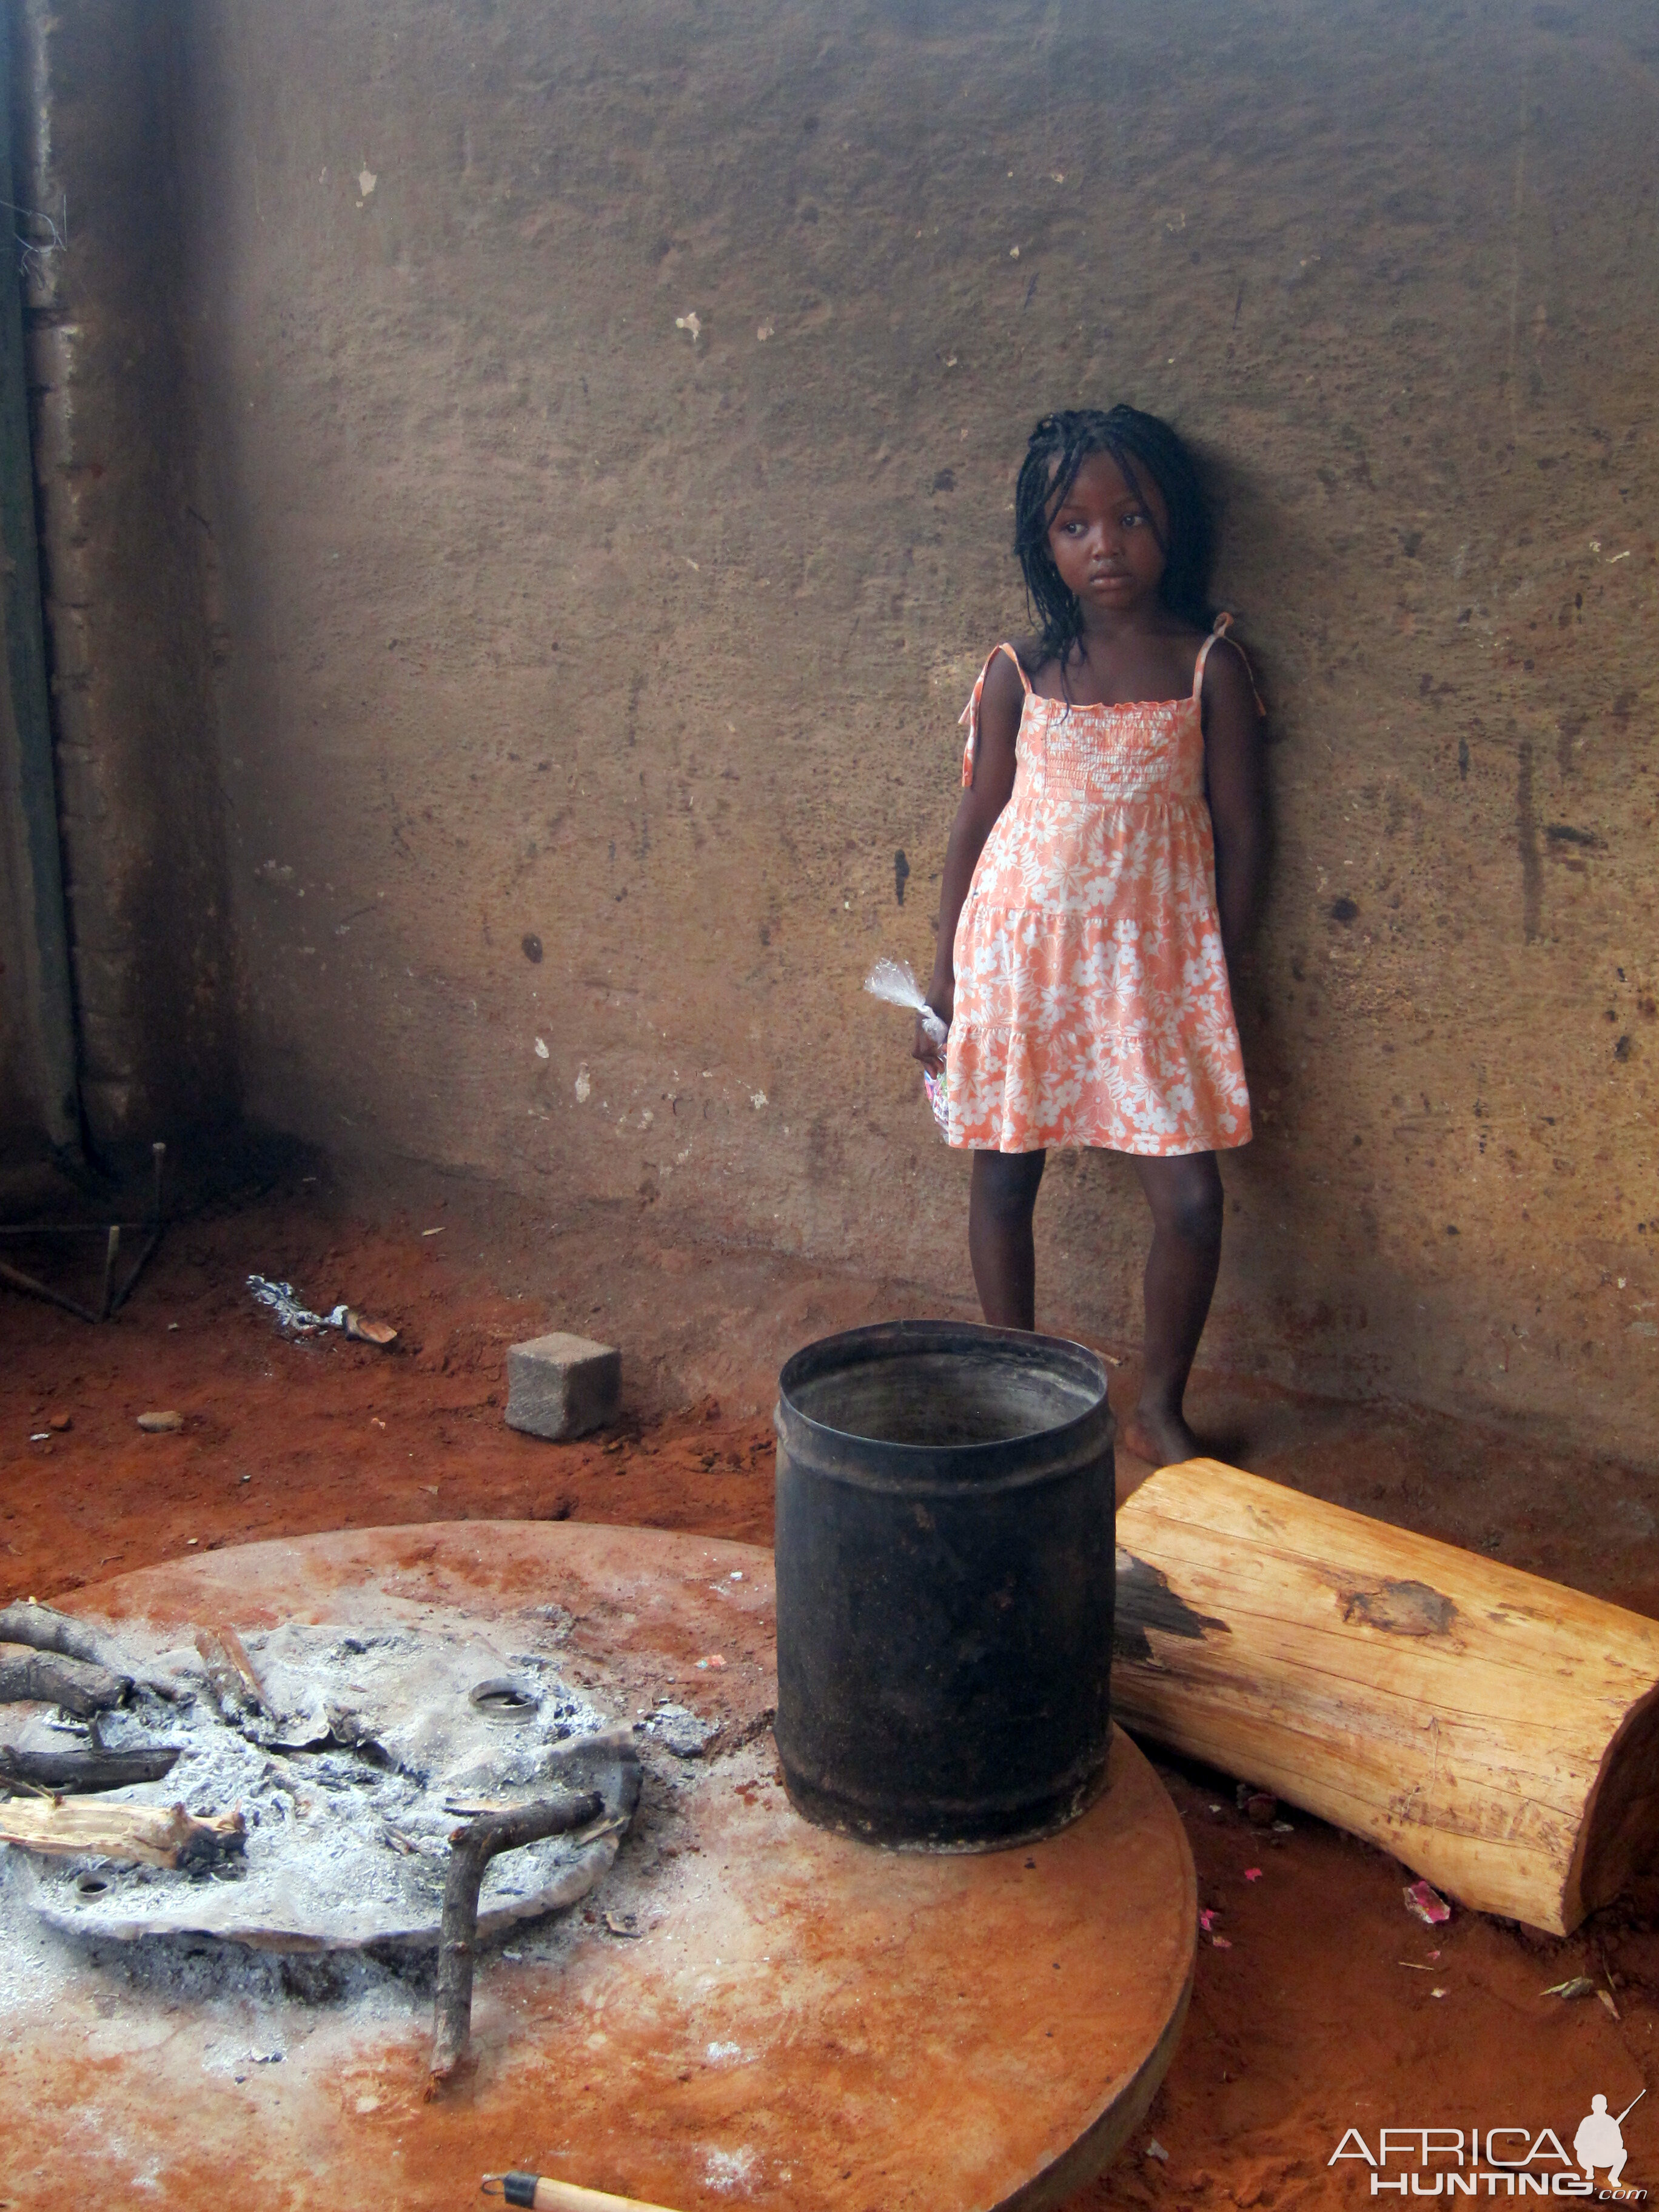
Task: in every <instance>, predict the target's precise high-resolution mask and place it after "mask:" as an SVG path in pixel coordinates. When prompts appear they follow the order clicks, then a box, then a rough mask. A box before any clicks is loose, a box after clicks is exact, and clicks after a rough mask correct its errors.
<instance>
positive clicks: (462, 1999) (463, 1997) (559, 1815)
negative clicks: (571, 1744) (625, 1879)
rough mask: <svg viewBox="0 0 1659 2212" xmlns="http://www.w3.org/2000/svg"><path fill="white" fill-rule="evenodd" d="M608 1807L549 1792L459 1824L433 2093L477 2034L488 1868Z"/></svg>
mask: <svg viewBox="0 0 1659 2212" xmlns="http://www.w3.org/2000/svg"><path fill="white" fill-rule="evenodd" d="M604 1810H605V1800H604V1798H603V1797H601V1796H599V1795H598V1794H597V1792H594V1793H591V1794H589V1795H587V1796H580V1797H566V1796H560V1797H544V1798H541V1799H539V1800H538V1802H535V1803H534V1804H530V1805H521V1806H520V1807H519V1808H517V1810H515V1811H513V1812H511V1813H491V1814H488V1815H487V1816H486V1817H485V1818H484V1819H483V1820H473V1821H470V1822H469V1823H468V1824H467V1826H465V1827H462V1828H457V1829H456V1830H455V1831H454V1832H453V1834H452V1835H451V1837H450V1838H449V1851H450V1857H449V1872H448V1874H447V1876H446V1878H445V1881H444V1913H443V1923H442V1926H441V1930H440V1933H439V1937H438V1988H437V1996H436V2000H435V2004H434V2007H433V2020H432V2080H431V2083H430V2085H429V2086H428V2091H427V2094H428V2096H431V2095H433V2094H435V2093H436V2091H437V2090H438V2088H439V2087H441V2085H442V2084H443V2083H444V2082H445V2081H448V2079H449V2078H450V2076H451V2075H453V2073H454V2072H455V2070H456V2069H457V2068H458V2067H459V2065H460V2063H461V2062H462V2060H463V2059H464V2058H465V2057H466V2049H467V2045H468V2043H469V2042H470V2041H471V2035H472V1967H473V1960H474V1954H475V1952H476V1948H477V1936H478V1891H479V1889H480V1887H482V1886H483V1875H484V1869H485V1868H486V1867H487V1866H488V1865H489V1862H490V1860H491V1859H493V1858H494V1857H495V1855H496V1853H497V1852H498V1851H512V1850H518V1849H519V1847H520V1844H538V1843H540V1842H541V1841H542V1839H543V1838H544V1837H546V1836H564V1835H568V1834H569V1832H571V1830H572V1829H573V1828H585V1827H586V1826H587V1824H588V1822H589V1821H590V1820H598V1818H599V1815H600V1814H601V1813H603V1812H604Z"/></svg>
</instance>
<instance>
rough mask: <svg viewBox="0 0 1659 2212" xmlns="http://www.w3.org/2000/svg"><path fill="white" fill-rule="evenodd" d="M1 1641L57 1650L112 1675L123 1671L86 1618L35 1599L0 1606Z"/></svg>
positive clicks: (63, 1654) (62, 1654) (37, 1648)
mask: <svg viewBox="0 0 1659 2212" xmlns="http://www.w3.org/2000/svg"><path fill="white" fill-rule="evenodd" d="M0 1644H27V1645H28V1646H29V1647H30V1649H31V1650H35V1651H56V1652H58V1653H59V1654H60V1655H61V1656H62V1657H64V1658H65V1659H80V1660H83V1661H84V1662H86V1664H87V1665H88V1666H89V1667H107V1668H109V1670H110V1672H111V1673H112V1674H119V1673H120V1671H121V1663H120V1660H119V1658H118V1655H117V1654H116V1653H115V1652H113V1651H112V1650H111V1649H110V1647H109V1645H108V1644H106V1643H105V1641H104V1639H103V1638H102V1637H100V1636H99V1635H97V1634H95V1633H94V1631H93V1630H91V1629H90V1628H88V1626H87V1625H86V1623H85V1621H83V1620H75V1619H74V1617H73V1616H72V1615H71V1614H70V1613H59V1612H58V1609H57V1607H55V1606H50V1605H37V1604H36V1603H35V1602H34V1601H33V1598H25V1599H21V1600H20V1601H19V1602H18V1603H17V1604H15V1605H3V1606H0Z"/></svg>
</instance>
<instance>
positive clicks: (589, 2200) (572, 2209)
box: [484, 2173, 669, 2212]
mask: <svg viewBox="0 0 1659 2212" xmlns="http://www.w3.org/2000/svg"><path fill="white" fill-rule="evenodd" d="M484 2179H485V2180H486V2181H500V2182H501V2183H503V2184H505V2183H507V2182H516V2183H517V2184H518V2185H519V2186H518V2188H517V2189H516V2190H514V2191H513V2192H512V2193H511V2194H510V2195H509V2196H508V2197H507V2203H509V2204H529V2205H532V2206H534V2208H535V2212H669V2208H668V2206H666V2205H665V2204H647V2203H645V2201H644V2199H643V2198H641V2197H611V2196H608V2195H607V2194H606V2192H605V2191H604V2190H602V2189H579V2188H578V2187H577V2186H576V2185H575V2183H574V2181H553V2180H550V2179H549V2178H548V2177H547V2175H545V2174H529V2173H500V2174H497V2173H490V2174H486V2175H485V2177H484ZM526 2186H528V2189H529V2191H531V2192H532V2193H529V2194H526Z"/></svg>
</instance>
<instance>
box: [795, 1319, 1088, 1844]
mask: <svg viewBox="0 0 1659 2212" xmlns="http://www.w3.org/2000/svg"><path fill="white" fill-rule="evenodd" d="M777 1431H778V1495H777V1538H776V1554H777V1587H778V1717H777V1731H776V1732H777V1742H778V1749H779V1752H780V1753H781V1757H782V1762H783V1772H784V1778H785V1781H786V1783H787V1785H788V1790H789V1795H790V1796H791V1798H792V1799H793V1802H794V1803H795V1805H796V1807H797V1808H798V1809H799V1811H800V1812H802V1813H803V1814H805V1816H806V1817H807V1819H809V1820H815V1821H817V1822H818V1823H819V1824H820V1825H821V1826H829V1827H839V1828H844V1829H848V1830H849V1831H851V1832H853V1833H854V1834H856V1835H860V1836H863V1837H866V1838H869V1839H870V1840H871V1841H872V1842H879V1843H885V1844H900V1845H909V1846H912V1847H915V1848H922V1849H933V1850H992V1849H995V1848H997V1847H999V1846H1000V1845H1003V1844H1013V1843H1018V1842H1024V1841H1026V1840H1028V1839H1029V1838H1032V1837H1034V1836H1042V1835H1048V1834H1050V1833H1052V1832H1054V1830H1055V1829H1056V1828H1060V1827H1063V1826H1065V1825H1066V1822H1067V1821H1069V1820H1073V1819H1075V1817H1076V1816H1077V1814H1079V1813H1080V1812H1082V1811H1083V1809H1084V1808H1085V1806H1086V1805H1087V1804H1088V1803H1089V1802H1090V1801H1091V1798H1092V1797H1093V1796H1095V1794H1096V1792H1097V1790H1098V1789H1099V1788H1100V1786H1101V1784H1102V1782H1103V1779H1104V1776H1105V1771H1106V1758H1107V1752H1108V1749H1109V1737H1110V1730H1111V1715H1110V1700H1109V1668H1110V1663H1111V1650H1112V1601H1113V1595H1114V1561H1115V1504H1114V1494H1113V1468H1112V1437H1113V1432H1114V1424H1113V1419H1112V1414H1111V1410H1110V1408H1109V1406H1108V1405H1107V1402H1106V1370H1105V1367H1104V1365H1103V1363H1102V1361H1101V1360H1100V1359H1098V1358H1097V1357H1096V1355H1095V1354H1094V1353H1093V1352H1089V1351H1086V1350H1085V1348H1084V1346H1081V1345H1078V1344H1068V1343H1065V1342H1063V1341H1061V1340H1060V1339H1059V1338H1056V1337H1048V1336H1028V1335H1025V1334H1023V1333H1021V1332H1018V1331H1016V1330H1012V1329H996V1328H975V1327H972V1326H970V1325H969V1324H967V1323H963V1322H931V1321H921V1322H891V1323H887V1324H884V1325H883V1326H881V1327H879V1328H861V1329H854V1330H851V1331H849V1332H848V1334H845V1335H841V1336H831V1337H826V1338H824V1339H823V1340H822V1341H821V1342H819V1343H817V1344H811V1345H808V1346H806V1348H805V1351H803V1352H797V1353H796V1354H795V1356H794V1358H793V1359H791V1360H790V1361H789V1363H788V1364H787V1366H786V1367H785V1368H784V1370H783V1372H782V1374H781V1376H780V1377H779V1396H778V1408H777Z"/></svg>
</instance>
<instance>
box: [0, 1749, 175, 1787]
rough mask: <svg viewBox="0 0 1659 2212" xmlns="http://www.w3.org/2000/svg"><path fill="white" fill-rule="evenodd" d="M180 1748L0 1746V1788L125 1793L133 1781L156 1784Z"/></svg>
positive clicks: (166, 1771) (169, 1770) (171, 1767)
mask: <svg viewBox="0 0 1659 2212" xmlns="http://www.w3.org/2000/svg"><path fill="white" fill-rule="evenodd" d="M182 1749H183V1746H182V1745H180V1744H176V1743H164V1744H160V1745H158V1746H157V1747H156V1748H155V1750H154V1751H18V1750H17V1749H15V1747H13V1746H11V1745H9V1744H0V1787H3V1786H4V1784H6V1783H8V1782H26V1783H30V1784H33V1786H34V1787H35V1788H37V1789H40V1790H56V1791H58V1793H59V1794H60V1795H61V1796H69V1797H85V1796H91V1795H92V1794H93V1793H94V1791H96V1790H126V1789H129V1788H130V1787H131V1785H132V1784H134V1783H135V1782H160V1781H161V1779H162V1778H164V1777H165V1776H166V1775H167V1774H169V1773H170V1772H171V1771H172V1770H173V1762H174V1760H175V1759H177V1758H178V1756H179V1752H180V1751H181V1750H182Z"/></svg>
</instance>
